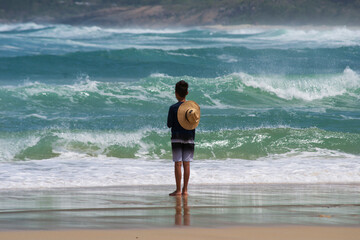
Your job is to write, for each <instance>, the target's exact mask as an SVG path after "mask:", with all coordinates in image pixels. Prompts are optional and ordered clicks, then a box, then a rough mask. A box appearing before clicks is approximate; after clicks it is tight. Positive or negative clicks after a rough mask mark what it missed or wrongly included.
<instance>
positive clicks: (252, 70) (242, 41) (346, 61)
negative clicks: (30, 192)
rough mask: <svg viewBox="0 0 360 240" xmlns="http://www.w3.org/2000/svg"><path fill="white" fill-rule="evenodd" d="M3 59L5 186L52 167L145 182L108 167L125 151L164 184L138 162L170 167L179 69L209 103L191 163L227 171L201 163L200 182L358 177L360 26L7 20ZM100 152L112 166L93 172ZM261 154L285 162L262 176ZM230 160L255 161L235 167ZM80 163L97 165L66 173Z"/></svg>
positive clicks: (0, 41) (0, 104)
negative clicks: (170, 121) (243, 171)
mask: <svg viewBox="0 0 360 240" xmlns="http://www.w3.org/2000/svg"><path fill="white" fill-rule="evenodd" d="M0 72H1V74H0V144H1V149H0V169H1V170H0V171H1V172H2V173H3V174H2V177H1V175H0V179H1V180H3V184H1V185H2V186H3V187H2V188H7V186H11V187H14V188H16V187H24V182H28V183H29V186H30V187H36V186H37V183H36V181H35V180H34V179H40V180H39V181H41V179H43V178H46V177H48V176H46V174H48V173H49V172H47V170H49V169H50V170H49V171H50V173H53V175H51V174H50V177H49V178H50V179H48V180H47V183H43V184H41V186H45V187H46V186H49V187H52V186H58V185H57V184H58V183H57V181H56V180H57V179H58V178H61V179H62V185H61V186H65V187H66V186H73V185H76V186H82V184H83V185H86V186H93V185H96V186H98V185H117V184H122V185H131V184H135V183H136V184H139V182H137V181H135V182H134V181H133V180H129V179H130V178H129V176H130V175H129V173H128V172H121V171H120V170H119V171H120V172H116V171H115V172H116V174H115V173H114V172H112V170H114V169H118V168H120V165H121V164H123V162H124V161H126V162H130V163H129V164H130V167H131V166H133V168H132V171H134V172H135V173H138V174H140V173H141V174H144V176H146V179H147V180H145V182H144V183H145V184H160V183H161V181H160V180H157V178H156V176H157V175H156V173H154V172H153V171H150V170H149V171H148V172H147V171H145V172H143V169H141V164H145V165H146V164H155V163H156V162H157V161H160V162H164V163H166V164H164V165H161V166H163V169H162V170H164V172H166V171H167V169H168V168H171V160H170V159H171V152H170V143H169V138H170V133H169V130H168V129H167V127H166V118H167V111H168V107H169V106H170V105H171V104H173V103H175V101H176V100H175V97H174V93H173V92H174V84H175V83H176V82H177V81H179V80H181V79H184V80H186V81H188V82H189V85H190V89H189V96H188V99H191V100H194V101H196V102H198V103H199V105H200V107H201V111H202V112H201V113H202V117H201V122H200V125H199V127H198V129H197V133H196V142H197V145H196V152H195V159H196V161H195V162H194V164H196V163H199V164H200V163H201V164H205V163H211V164H214V168H217V170H218V171H219V172H218V173H217V174H219V176H220V175H221V174H227V175H229V178H227V180H224V179H219V178H214V176H213V177H211V176H209V175H208V174H207V173H209V172H210V171H212V170H211V169H206V168H205V169H203V172H202V173H198V174H202V175H201V178H200V177H199V178H197V176H199V175H196V174H197V173H196V167H194V168H195V171H194V176H193V178H194V180H193V181H194V182H198V183H210V182H211V183H213V182H215V183H224V182H226V183H239V182H240V183H244V182H245V183H246V182H261V183H262V182H279V181H280V182H282V181H285V182H327V181H336V182H360V147H359V146H360V107H359V106H360V105H359V103H360V75H359V74H360V30H359V29H349V28H346V27H342V28H324V29H315V28H314V29H307V30H303V29H294V28H283V29H280V28H259V27H258V28H256V27H253V28H239V29H234V30H219V29H218V30H215V29H206V28H193V29H162V30H150V29H115V28H114V29H112V28H100V27H75V26H68V25H38V24H33V23H25V24H10V25H4V24H3V25H0ZM276 160H278V161H276ZM94 162H96V164H99V162H108V164H109V165H108V168H106V169H102V171H103V172H102V173H103V174H105V175H106V174H108V176H109V179H110V180H102V181H100V180H99V181H96V180H94V174H95V171H96V169H95V165H92V164H95V163H94ZM255 162H257V163H255ZM260 162H261V163H264V162H265V163H268V164H269V172H271V171H277V169H278V168H279V166H280V165H281V164H287V166H288V167H289V171H288V172H278V173H279V174H280V175H279V177H278V178H275V179H272V178H271V176H269V177H268V178H266V177H265V176H264V175H263V177H261V178H259V177H258V176H259V174H260V175H261V174H266V173H264V172H263V173H261V172H258V171H257V170H258V169H259V166H258V165H256V164H260ZM54 163H58V164H60V165H59V166H58V168H57V169H56V167H54ZM140 163H141V164H140ZM230 163H231V164H233V165H234V164H235V165H236V166H238V167H239V169H240V168H242V167H244V164H245V165H246V164H250V163H251V164H255V165H256V166H255V165H254V166H252V167H253V168H251V169H250V168H249V169H250V170H249V169H248V170H249V172H248V174H249V176H250V177H249V176H248V177H247V178H244V179H238V178H237V177H236V174H235V173H234V174H233V177H232V173H233V172H232V171H235V170H233V169H231V167H230V169H229V166H230V165H229V164H230ZM270 163H271V164H270ZM278 163H279V164H280V163H281V164H280V165H277V164H278ZM1 164H2V165H1ZM119 164H120V165H119ZM292 164H294V165H292ZM328 164H330V165H331V167H329V168H328V169H326V170H325V171H324V167H325V166H329V165H328ZM74 165H76V166H77V167H80V168H81V167H83V168H85V167H86V168H90V169H91V168H94V170H93V171H90V172H89V173H88V174H87V175H86V174H85V175H83V176H81V178H82V179H84V180H83V183H81V181H80V180H79V179H80V176H79V178H76V177H75V178H72V177H70V175H71V174H70V173H69V174H70V175H69V176H67V175H66V174H65V175H66V177H63V176H64V175H61V176H60V175H57V174H58V172H57V171H58V170H59V169H63V168H67V169H70V170H71V171H75V169H73V168H72V167H73V166H74ZM156 165H157V164H155V165H151V166H150V168H155V166H156ZM309 168H315V170H314V172H310V173H309V172H308V174H305V173H306V172H307V171H309ZM9 169H11V170H9ZM24 169H25V171H26V174H25V175H24ZM299 169H302V170H303V171H304V174H302V175H301V174H300V175H298V176H297V177H296V178H294V179H292V178H291V177H290V179H288V177H289V176H287V174H290V175H292V174H294V173H295V172H296V171H298V170H299ZM63 170H64V169H63ZM270 170H271V171H270ZM64 171H65V170H64ZM344 171H345V172H344ZM346 171H349V172H346ZM1 172H0V173H1ZM10 173H11V174H12V175H14V176H15V177H14V178H13V179H9V178H8V177H9V176H8V175H10ZM251 174H253V175H251ZM281 174H283V175H281ZM95 175H96V174H95ZM166 176H167V177H168V178H170V179H171V181H172V176H171V172H170V173H169V174H167V175H166ZM251 176H252V177H251ZM281 176H283V179H285V180H281ZM309 176H310V177H309ZM311 176H318V177H317V178H312V177H311ZM332 176H333V177H332ZM334 176H336V177H335V178H334ZM122 177H123V178H122ZM204 178H205V180H204ZM69 179H70V180H69ZM200 179H201V180H200ZM249 179H250V180H249ZM163 180H164V181H168V179H167V178H165V179H163ZM4 181H5V182H4ZM32 181H33V183H32ZM74 182H75V183H76V184H75V183H74ZM39 185H40V184H39ZM0 188H1V186H0Z"/></svg>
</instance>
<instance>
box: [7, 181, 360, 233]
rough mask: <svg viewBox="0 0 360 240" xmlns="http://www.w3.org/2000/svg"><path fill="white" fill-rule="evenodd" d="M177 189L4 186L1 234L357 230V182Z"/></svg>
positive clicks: (359, 215)
mask: <svg viewBox="0 0 360 240" xmlns="http://www.w3.org/2000/svg"><path fill="white" fill-rule="evenodd" d="M173 187H174V186H173V185H165V186H131V187H130V186H129V187H123V186H122V187H95V188H64V189H61V188H58V189H52V190H49V189H48V190H11V191H0V231H12V230H66V229H69V230H70V229H75V230H79V229H158V228H173V227H178V226H183V227H184V226H185V227H187V226H190V227H194V228H222V227H238V226H257V227H258V226H269V225H271V226H273V225H276V226H279V225H280V226H283V225H290V226H291V225H295V226H298V225H306V226H314V225H315V226H347V227H360V198H359V196H360V187H359V185H346V184H337V185H335V184H315V185H312V184H309V185H299V184H294V185H291V184H262V185H260V184H247V185H196V186H195V185H191V186H190V189H189V194H190V195H189V196H188V197H169V196H168V193H169V192H171V191H173ZM0 239H2V238H0Z"/></svg>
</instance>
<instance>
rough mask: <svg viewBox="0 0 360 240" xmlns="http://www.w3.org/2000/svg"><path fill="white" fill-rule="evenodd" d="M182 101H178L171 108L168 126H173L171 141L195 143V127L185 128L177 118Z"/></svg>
mask: <svg viewBox="0 0 360 240" xmlns="http://www.w3.org/2000/svg"><path fill="white" fill-rule="evenodd" d="M182 103H183V102H177V103H175V104H173V105H171V106H170V108H169V114H168V120H167V126H168V127H169V128H171V142H184V143H193V142H194V140H195V129H194V130H186V129H184V128H183V127H182V126H181V125H180V123H179V121H178V118H177V113H178V109H179V107H180V105H181V104H182Z"/></svg>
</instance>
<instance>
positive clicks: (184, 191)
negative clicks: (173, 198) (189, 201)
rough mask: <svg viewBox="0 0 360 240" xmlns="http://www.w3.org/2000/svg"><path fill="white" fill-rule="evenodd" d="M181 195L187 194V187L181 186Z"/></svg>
mask: <svg viewBox="0 0 360 240" xmlns="http://www.w3.org/2000/svg"><path fill="white" fill-rule="evenodd" d="M181 195H183V196H187V195H188V192H187V189H184V188H183V190H182V193H181Z"/></svg>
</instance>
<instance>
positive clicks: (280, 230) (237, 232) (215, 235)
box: [0, 226, 360, 240]
mask: <svg viewBox="0 0 360 240" xmlns="http://www.w3.org/2000/svg"><path fill="white" fill-rule="evenodd" d="M0 239H7V240H20V239H21V240H23V239H27V240H39V239H47V240H60V239H61V240H63V239H67V240H72V239H74V240H75V239H76V240H83V239H84V240H95V239H96V240H98V239H102V240H106V239H107V240H112V239H114V240H115V239H121V240H127V239H129V240H130V239H147V240H168V239H172V240H183V239H188V240H192V239H194V240H202V239H204V240H212V239H225V240H230V239H246V240H249V239H252V240H257V239H259V240H264V239H268V240H282V239H284V240H289V239H292V240H303V239H319V240H320V239H321V240H323V239H326V240H335V239H336V240H358V239H360V228H349V227H305V226H296V227H294V226H282V227H279V226H276V227H275V226H273V227H237V228H217V229H204V228H170V229H151V230H71V231H21V232H0Z"/></svg>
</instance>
